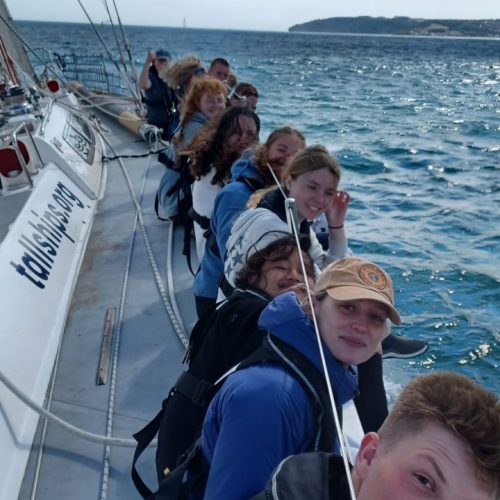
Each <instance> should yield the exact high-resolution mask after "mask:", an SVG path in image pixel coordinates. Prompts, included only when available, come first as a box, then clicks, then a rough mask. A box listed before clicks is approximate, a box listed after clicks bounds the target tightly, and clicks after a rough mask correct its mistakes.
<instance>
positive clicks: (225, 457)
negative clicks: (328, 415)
mask: <svg viewBox="0 0 500 500" xmlns="http://www.w3.org/2000/svg"><path fill="white" fill-rule="evenodd" d="M259 326H260V327H261V328H263V329H266V330H267V331H268V332H269V333H270V338H271V340H272V338H273V337H277V338H278V339H280V340H282V341H284V342H286V343H287V344H289V345H290V346H292V347H293V348H295V349H296V350H298V351H299V352H300V353H301V354H302V355H304V356H305V357H306V358H307V359H308V360H309V361H310V362H311V363H312V364H313V365H314V366H315V367H316V368H318V369H319V370H321V369H322V368H321V360H320V355H319V349H318V346H317V344H316V334H315V332H314V328H313V326H312V322H311V320H310V319H309V318H308V316H307V315H306V314H305V313H304V311H303V310H302V309H301V307H300V306H299V304H298V302H297V299H296V296H295V294H294V293H292V292H289V293H285V294H283V295H280V296H279V297H277V298H275V299H274V300H273V301H272V302H271V303H270V304H269V305H268V306H267V307H266V308H265V309H264V311H263V312H262V314H261V316H260V319H259ZM323 347H324V352H325V358H326V364H327V367H328V371H329V377H330V381H331V383H332V387H333V390H334V395H335V400H336V404H337V405H342V404H344V403H346V402H347V401H349V400H350V399H352V398H353V397H354V395H355V393H356V391H357V376H356V374H355V371H354V369H353V368H351V367H348V368H344V367H343V366H342V365H341V364H340V363H339V362H338V361H337V360H336V359H335V358H334V357H333V355H332V354H331V353H330V351H329V350H328V349H327V348H326V347H325V345H324V344H323ZM313 420H314V411H313V408H312V407H311V403H310V400H309V397H308V395H307V394H306V392H305V391H304V389H303V387H302V385H301V384H300V382H299V381H298V380H297V378H296V377H294V376H292V375H291V374H290V372H289V371H288V370H285V369H284V368H283V367H281V366H279V365H275V364H260V365H253V366H249V367H247V368H244V369H241V370H239V371H236V372H235V373H233V374H231V375H230V376H229V377H228V378H227V380H226V382H225V383H224V385H223V387H222V388H221V389H220V391H219V392H218V393H217V394H216V396H215V397H214V399H213V400H212V402H211V404H210V406H209V409H208V412H207V415H206V417H205V421H204V424H203V433H202V448H203V453H204V455H205V458H206V459H207V460H208V462H209V463H210V474H209V477H208V483H207V488H206V491H205V496H204V498H205V500H210V499H220V498H224V499H225V500H236V499H242V500H243V499H247V498H250V497H251V496H252V495H255V494H256V493H258V492H259V491H261V490H262V489H263V488H264V486H265V484H266V481H267V480H268V479H269V477H270V475H271V472H272V471H273V470H274V468H275V467H276V466H277V465H278V464H279V463H280V462H281V460H283V459H284V458H285V457H287V456H288V455H291V454H297V453H302V452H304V451H310V450H314V446H315V440H314V438H315V436H316V425H315V422H314V421H313Z"/></svg>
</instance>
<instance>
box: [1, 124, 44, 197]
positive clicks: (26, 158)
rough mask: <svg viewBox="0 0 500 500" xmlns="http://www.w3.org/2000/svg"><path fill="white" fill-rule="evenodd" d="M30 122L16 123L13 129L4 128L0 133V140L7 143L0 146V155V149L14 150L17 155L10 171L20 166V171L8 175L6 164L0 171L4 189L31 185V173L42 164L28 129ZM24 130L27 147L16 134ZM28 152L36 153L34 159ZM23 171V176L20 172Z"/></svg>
mask: <svg viewBox="0 0 500 500" xmlns="http://www.w3.org/2000/svg"><path fill="white" fill-rule="evenodd" d="M30 125H31V123H30V122H24V123H20V124H19V125H16V126H15V128H14V129H12V130H11V131H8V132H7V133H5V129H4V130H3V133H2V136H3V137H2V141H3V143H4V144H7V146H6V147H2V148H1V149H0V155H1V153H2V151H9V152H10V151H12V150H13V151H14V152H15V155H16V157H17V164H14V165H13V166H14V167H15V168H14V169H11V170H10V171H15V170H18V167H21V170H22V171H21V172H19V174H17V175H14V176H10V175H8V173H9V172H8V171H7V169H8V166H7V167H4V168H5V170H3V171H1V172H0V177H1V179H2V185H3V186H4V188H5V189H6V190H12V189H17V188H19V187H25V186H27V185H28V186H29V187H30V188H32V187H33V175H34V174H36V173H37V172H38V167H39V166H42V165H43V161H42V158H41V156H40V152H39V151H38V148H37V147H36V144H35V141H34V140H33V136H32V135H31V131H30ZM21 132H24V134H25V135H23V139H25V138H26V139H28V141H29V149H28V148H27V147H26V145H25V144H24V143H23V142H22V141H20V140H19V139H18V135H19V134H20V133H21ZM30 152H31V153H34V154H35V155H36V159H35V160H34V161H31V157H30ZM23 173H24V176H22V174H23Z"/></svg>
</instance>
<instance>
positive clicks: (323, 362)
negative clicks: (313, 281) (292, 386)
mask: <svg viewBox="0 0 500 500" xmlns="http://www.w3.org/2000/svg"><path fill="white" fill-rule="evenodd" d="M267 167H268V168H269V170H270V172H271V175H272V176H273V179H274V181H275V182H276V184H277V186H278V188H279V189H280V191H281V193H282V194H283V196H284V198H285V200H286V199H290V198H288V197H287V195H286V193H285V191H284V190H283V187H282V186H281V183H280V182H279V181H278V178H277V177H276V174H275V173H274V171H273V169H272V168H271V165H269V163H267ZM294 203H295V200H294V201H293V203H292V204H290V205H289V206H288V207H287V209H288V210H289V211H290V216H289V220H291V225H292V228H293V231H292V232H293V236H294V238H295V242H296V244H297V248H299V249H300V239H299V228H298V227H297V226H296V219H295V217H294V214H293V213H292V209H293V205H294ZM299 259H300V266H301V269H302V276H304V283H305V287H306V290H307V299H308V301H309V304H310V309H311V316H312V320H313V324H314V331H315V333H316V341H317V344H318V348H319V354H320V358H321V365H322V367H323V374H324V377H325V382H326V386H327V389H328V396H329V398H330V404H331V407H332V412H333V419H334V422H335V428H336V429H337V435H338V436H339V443H340V448H341V450H342V461H343V463H344V468H345V470H346V476H347V483H348V485H349V492H350V495H351V498H352V500H356V493H355V491H354V485H353V483H352V478H351V469H350V467H349V462H348V457H349V453H348V449H347V443H346V440H345V436H344V432H343V430H342V426H341V425H340V420H339V416H338V413H337V407H336V405H335V397H334V396H333V390H332V385H331V382H330V376H329V373H328V367H327V366H326V360H325V353H324V350H323V344H322V342H321V336H320V334H319V328H318V322H317V319H316V313H315V311H314V307H313V301H312V294H311V288H310V287H309V283H308V281H307V279H306V278H305V277H306V276H307V273H306V267H305V263H304V258H303V256H302V252H301V251H299Z"/></svg>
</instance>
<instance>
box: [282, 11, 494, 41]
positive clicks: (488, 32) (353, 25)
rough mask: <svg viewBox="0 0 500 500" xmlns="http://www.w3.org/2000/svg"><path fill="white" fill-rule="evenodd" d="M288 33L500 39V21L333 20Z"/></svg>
mask: <svg viewBox="0 0 500 500" xmlns="http://www.w3.org/2000/svg"><path fill="white" fill-rule="evenodd" d="M288 31H302V32H315V33H364V34H373V35H375V34H376V35H419V36H423V35H424V36H425V35H427V36H484V37H500V19H482V20H462V19H413V18H410V17H393V18H387V17H369V16H361V17H331V18H329V19H317V20H315V21H309V22H307V23H302V24H295V25H294V26H292V27H290V28H288Z"/></svg>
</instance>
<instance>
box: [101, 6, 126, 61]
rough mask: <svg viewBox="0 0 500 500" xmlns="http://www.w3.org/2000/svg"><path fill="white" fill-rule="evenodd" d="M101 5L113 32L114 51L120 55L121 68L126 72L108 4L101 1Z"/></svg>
mask: <svg viewBox="0 0 500 500" xmlns="http://www.w3.org/2000/svg"><path fill="white" fill-rule="evenodd" d="M102 3H103V4H104V8H105V9H106V12H107V13H108V18H109V24H110V25H111V28H112V30H113V36H114V38H115V43H116V49H117V50H118V53H119V54H120V62H121V64H122V66H123V69H124V71H127V65H126V64H125V58H124V57H123V52H122V49H121V46H120V42H119V41H118V35H117V33H116V29H115V24H114V22H113V18H112V16H111V11H110V10H109V7H108V2H107V0H102Z"/></svg>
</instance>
